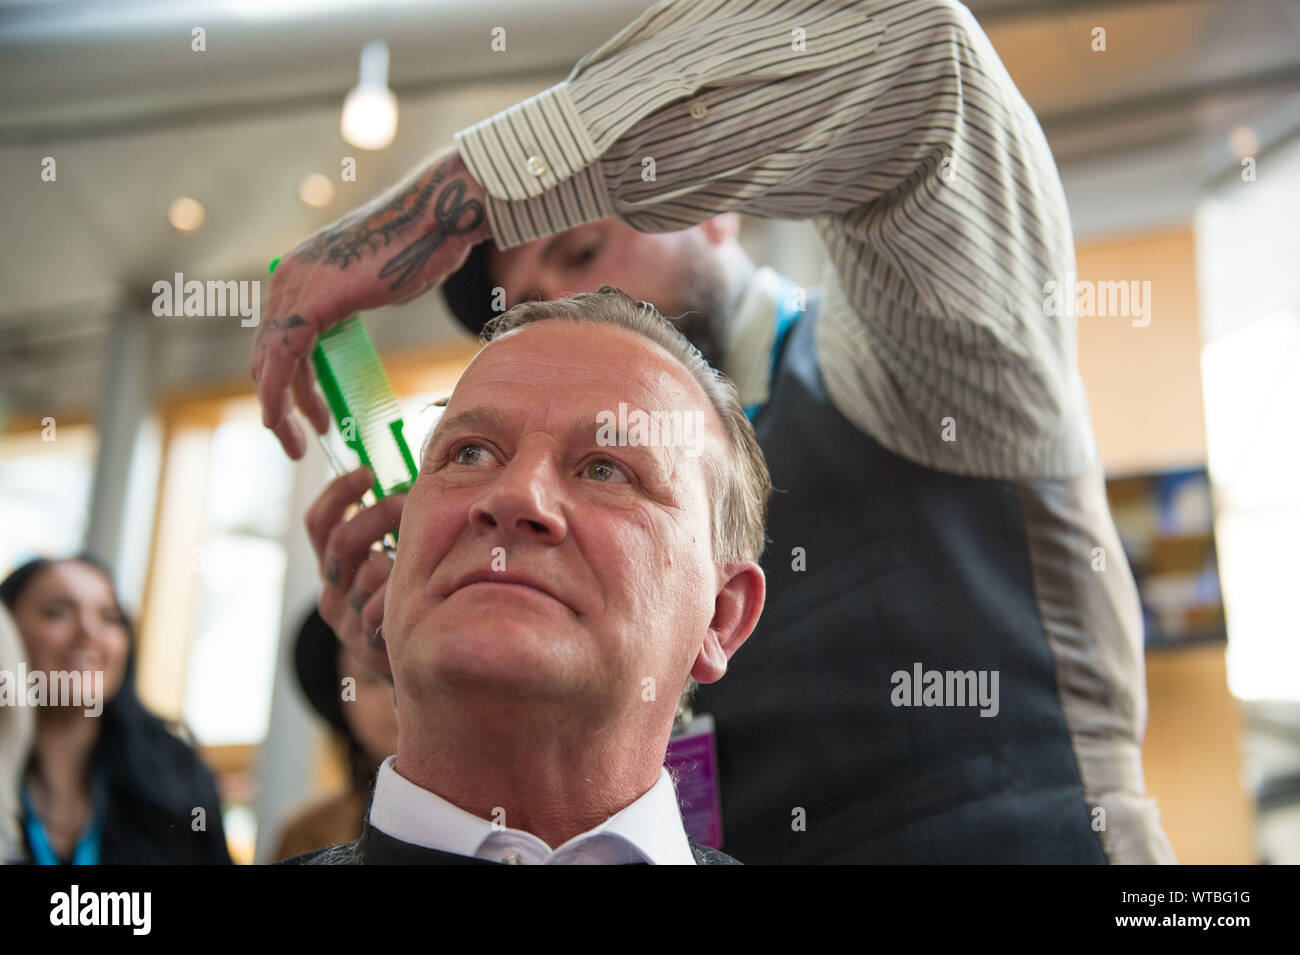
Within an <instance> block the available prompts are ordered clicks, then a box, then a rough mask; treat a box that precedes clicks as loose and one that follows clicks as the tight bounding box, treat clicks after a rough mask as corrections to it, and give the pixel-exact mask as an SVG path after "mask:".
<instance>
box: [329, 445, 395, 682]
mask: <svg viewBox="0 0 1300 955" xmlns="http://www.w3.org/2000/svg"><path fill="white" fill-rule="evenodd" d="M373 481H374V475H373V474H371V473H370V471H369V469H367V468H358V469H357V470H356V471H352V472H350V473H348V474H345V475H343V476H342V477H340V478H335V479H334V480H333V481H331V482H330V483H329V484H327V485H326V486H325V490H323V491H322V492H321V493H320V496H319V497H317V498H316V500H315V501H313V502H312V505H311V507H310V508H308V509H307V517H306V521H305V522H306V525H307V534H308V536H310V537H311V545H312V547H313V548H314V549H315V551H316V558H317V562H318V564H319V568H320V575H321V585H322V590H321V597H320V615H321V617H322V618H323V619H324V620H325V622H326V623H327V624H329V625H330V627H331V628H332V629H333V630H334V632H335V633H336V634H338V638H339V640H340V641H342V643H343V645H344V646H346V647H347V648H348V649H349V650H351V651H352V653H353V654H354V655H355V656H356V657H357V659H359V660H360V661H361V662H362V663H363V664H365V665H366V666H367V667H369V668H370V669H371V670H374V671H375V672H376V673H383V674H387V673H391V672H392V671H391V669H390V668H389V665H388V650H387V647H386V646H385V645H384V640H383V637H382V636H380V635H379V634H377V633H376V631H378V629H379V625H380V623H381V622H382V621H383V619H384V593H385V592H386V590H387V588H388V575H389V573H390V572H391V571H392V569H393V562H392V560H390V559H389V557H388V555H387V554H386V553H384V551H383V550H382V549H377V548H376V546H375V545H376V544H377V543H378V542H379V541H381V540H383V537H384V535H385V534H387V533H389V532H391V531H395V530H397V528H398V525H399V524H401V522H402V506H403V505H404V504H405V503H406V495H405V494H398V495H394V496H392V497H385V498H381V499H380V500H378V501H377V502H375V504H374V505H373V506H371V507H367V508H364V509H362V510H361V511H359V512H358V513H357V514H355V515H354V516H353V517H352V518H351V519H350V520H349V519H346V518H347V511H348V508H350V507H351V506H352V505H353V504H357V503H359V502H360V501H361V498H362V497H363V496H364V495H365V493H366V491H367V489H369V487H370V485H371V483H372V482H373Z"/></svg>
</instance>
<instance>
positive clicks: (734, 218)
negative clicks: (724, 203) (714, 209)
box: [700, 212, 740, 245]
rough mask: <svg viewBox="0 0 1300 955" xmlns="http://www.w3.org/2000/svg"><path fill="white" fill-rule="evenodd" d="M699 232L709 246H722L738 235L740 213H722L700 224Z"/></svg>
mask: <svg viewBox="0 0 1300 955" xmlns="http://www.w3.org/2000/svg"><path fill="white" fill-rule="evenodd" d="M700 231H701V232H703V233H704V237H705V238H706V239H708V240H709V244H711V245H722V244H724V243H725V242H727V241H729V240H733V239H735V238H736V237H737V236H739V235H740V213H738V212H724V213H722V214H721V215H716V216H714V217H713V218H711V219H705V220H704V221H703V222H701V223H700Z"/></svg>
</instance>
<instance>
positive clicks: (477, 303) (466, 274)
mask: <svg viewBox="0 0 1300 955" xmlns="http://www.w3.org/2000/svg"><path fill="white" fill-rule="evenodd" d="M489 241H490V240H489ZM487 266H488V242H480V243H478V244H477V245H475V246H474V247H473V248H472V249H470V252H469V258H468V259H466V260H465V264H464V265H462V266H461V267H460V268H459V269H458V270H457V271H455V272H453V273H452V274H451V275H449V276H448V277H447V280H446V281H445V282H443V283H442V297H443V298H444V299H445V300H446V302H447V307H448V308H449V309H451V314H452V315H454V316H455V317H456V321H458V322H460V324H461V326H462V327H464V328H465V329H466V330H467V331H468V332H469V333H470V334H471V335H474V336H476V337H477V335H478V333H479V332H481V331H482V330H483V326H484V325H486V324H487V323H488V320H489V319H491V318H493V317H495V315H496V314H497V313H496V312H494V311H492V282H491V280H490V279H489V278H488V268H487Z"/></svg>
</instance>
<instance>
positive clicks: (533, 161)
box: [524, 156, 546, 177]
mask: <svg viewBox="0 0 1300 955" xmlns="http://www.w3.org/2000/svg"><path fill="white" fill-rule="evenodd" d="M524 165H525V166H526V167H527V169H528V171H529V172H530V173H532V174H533V175H534V176H538V177H541V176H545V175H546V160H545V159H543V158H542V157H541V156H529V157H528V161H527V162H526V163H525V164H524Z"/></svg>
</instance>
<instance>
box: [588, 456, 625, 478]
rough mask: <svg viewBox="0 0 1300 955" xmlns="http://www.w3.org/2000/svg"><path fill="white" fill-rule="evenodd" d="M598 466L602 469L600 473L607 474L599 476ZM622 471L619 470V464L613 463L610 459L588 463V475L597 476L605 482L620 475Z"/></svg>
mask: <svg viewBox="0 0 1300 955" xmlns="http://www.w3.org/2000/svg"><path fill="white" fill-rule="evenodd" d="M597 468H600V469H602V470H601V471H600V473H601V474H603V475H607V476H606V477H598V476H597V473H596V469H597ZM620 473H622V472H621V471H620V470H619V468H618V465H616V464H611V463H610V462H609V461H592V462H591V463H590V464H588V465H587V476H588V477H592V478H595V479H596V480H597V481H601V482H603V483H608V481H609V479H610V477H612V476H615V475H618V474H620Z"/></svg>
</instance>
